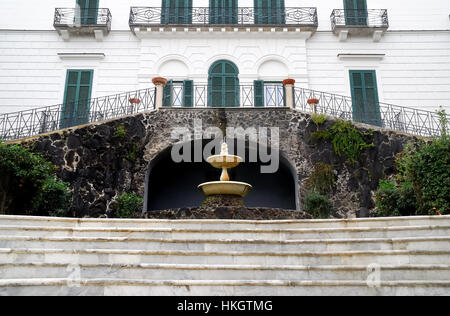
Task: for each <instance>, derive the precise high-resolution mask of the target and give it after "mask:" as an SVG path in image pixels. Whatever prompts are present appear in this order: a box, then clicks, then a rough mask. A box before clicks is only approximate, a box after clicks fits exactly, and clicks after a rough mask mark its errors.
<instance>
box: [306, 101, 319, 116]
mask: <svg viewBox="0 0 450 316" xmlns="http://www.w3.org/2000/svg"><path fill="white" fill-rule="evenodd" d="M307 102H308V104H309V105H310V106H311V108H312V111H313V112H314V113H316V112H317V104H319V99H317V98H309V99H308V101H307Z"/></svg>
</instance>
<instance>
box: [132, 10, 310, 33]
mask: <svg viewBox="0 0 450 316" xmlns="http://www.w3.org/2000/svg"><path fill="white" fill-rule="evenodd" d="M264 11H265V10H263V9H258V8H253V7H240V8H233V9H210V8H209V7H196V8H178V9H177V10H175V9H166V8H157V7H132V8H131V11H130V20H129V25H130V29H131V30H132V31H133V33H135V34H136V33H137V32H143V31H144V32H148V31H157V32H160V31H173V30H176V31H193V32H201V31H203V32H204V31H235V32H236V31H242V32H250V31H253V32H254V31H269V32H273V31H274V30H275V31H311V32H314V31H315V30H316V29H317V25H318V20H317V9H316V8H285V9H283V10H282V11H281V10H272V11H271V12H270V13H267V12H264Z"/></svg>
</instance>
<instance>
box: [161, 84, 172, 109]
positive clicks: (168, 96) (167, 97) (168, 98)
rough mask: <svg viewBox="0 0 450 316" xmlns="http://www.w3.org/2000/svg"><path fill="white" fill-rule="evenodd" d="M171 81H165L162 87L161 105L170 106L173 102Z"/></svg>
mask: <svg viewBox="0 0 450 316" xmlns="http://www.w3.org/2000/svg"><path fill="white" fill-rule="evenodd" d="M172 93H173V81H172V80H169V81H167V83H166V85H165V86H164V89H163V106H172V103H173V95H172Z"/></svg>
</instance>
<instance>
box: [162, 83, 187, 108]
mask: <svg viewBox="0 0 450 316" xmlns="http://www.w3.org/2000/svg"><path fill="white" fill-rule="evenodd" d="M193 94H194V82H193V81H192V80H184V81H173V80H169V81H168V82H167V83H166V85H165V86H164V94H163V106H171V107H193V106H194V104H193V103H194V96H193Z"/></svg>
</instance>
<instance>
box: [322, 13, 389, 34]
mask: <svg viewBox="0 0 450 316" xmlns="http://www.w3.org/2000/svg"><path fill="white" fill-rule="evenodd" d="M331 27H332V29H333V33H334V34H336V35H338V36H339V40H341V41H346V40H347V37H348V35H349V34H350V35H360V36H366V35H371V36H372V37H373V40H374V42H379V41H380V40H381V36H382V35H383V33H384V32H385V31H386V30H387V29H388V28H389V20H388V14H387V10H385V9H374V10H347V9H345V10H344V9H335V10H333V13H332V14H331Z"/></svg>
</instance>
